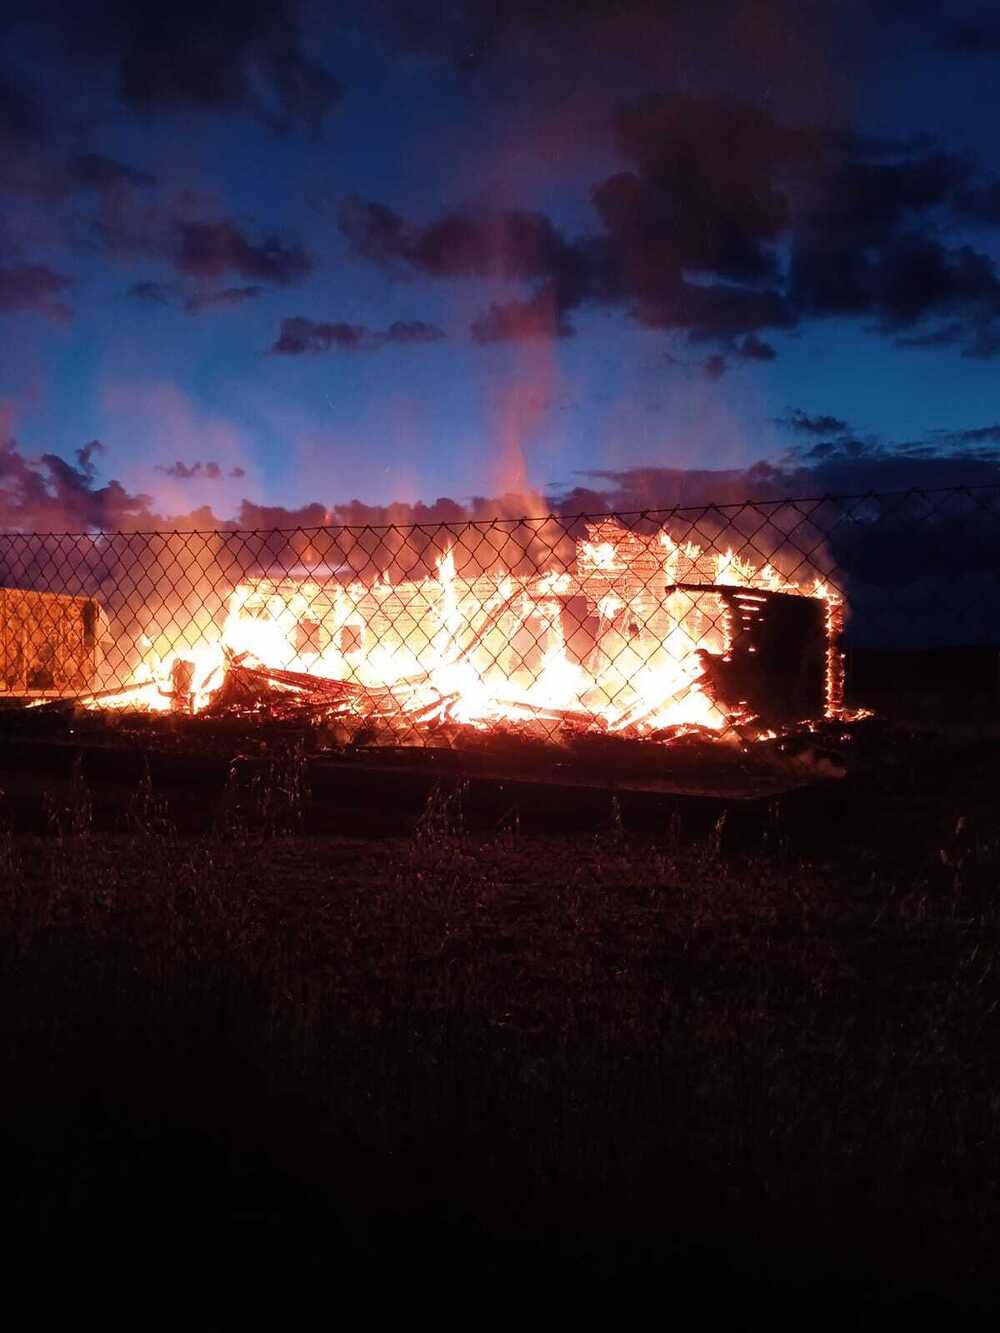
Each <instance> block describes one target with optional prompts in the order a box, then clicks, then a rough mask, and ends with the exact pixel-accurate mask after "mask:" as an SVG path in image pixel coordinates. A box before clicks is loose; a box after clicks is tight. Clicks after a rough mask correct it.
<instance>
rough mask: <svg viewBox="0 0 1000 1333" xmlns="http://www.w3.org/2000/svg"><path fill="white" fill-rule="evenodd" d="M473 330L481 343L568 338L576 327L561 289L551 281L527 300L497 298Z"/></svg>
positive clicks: (476, 320)
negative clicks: (563, 304) (564, 306)
mask: <svg viewBox="0 0 1000 1333" xmlns="http://www.w3.org/2000/svg"><path fill="white" fill-rule="evenodd" d="M470 332H471V334H472V337H473V340H474V341H475V342H477V343H494V342H520V341H523V340H525V339H532V338H568V337H570V336H572V333H573V329H572V327H571V326H570V325H569V324H568V323H567V321H566V319H565V317H564V312H563V310H562V308H561V303H560V300H559V295H558V291H557V289H556V288H555V287H554V285H552V284H548V285H547V286H545V287H543V288H542V289H541V291H539V292H536V293H535V295H534V296H532V297H529V298H528V300H526V301H507V302H503V303H498V302H494V303H493V304H492V305H491V306H490V308H489V309H488V310H487V311H486V312H485V313H484V314H482V315H479V316H477V318H476V319H474V320H473V322H472V325H471V328H470Z"/></svg>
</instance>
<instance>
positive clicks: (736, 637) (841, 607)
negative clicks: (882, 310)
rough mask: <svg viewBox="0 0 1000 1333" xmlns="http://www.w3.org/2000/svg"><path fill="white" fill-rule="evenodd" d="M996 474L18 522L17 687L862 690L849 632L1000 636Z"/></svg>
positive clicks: (453, 692)
mask: <svg viewBox="0 0 1000 1333" xmlns="http://www.w3.org/2000/svg"><path fill="white" fill-rule="evenodd" d="M998 556H1000V487H983V488H969V489H952V490H946V491H908V492H905V493H903V492H901V493H898V494H891V495H890V494H881V495H876V494H867V495H861V496H853V497H851V496H846V497H844V496H841V497H828V496H827V497H820V498H815V499H799V500H781V501H768V502H747V503H745V504H726V505H704V506H699V507H696V508H683V509H674V510H662V511H652V510H649V511H644V512H641V513H629V514H604V515H596V516H594V515H582V514H581V515H570V516H548V517H544V518H523V519H507V518H496V519H493V520H490V521H484V522H469V523H440V524H423V525H414V526H402V525H387V526H363V527H318V528H295V529H290V530H269V531H255V532H248V531H235V530H219V531H211V532H155V533H142V532H115V533H90V534H76V535H68V534H26V533H8V534H0V699H3V700H5V701H7V702H8V703H18V702H19V703H24V704H34V703H37V702H38V701H39V700H46V699H67V698H69V699H73V700H75V701H76V702H77V703H79V704H80V705H82V706H87V707H94V708H108V709H111V708H133V709H143V710H168V711H173V712H177V713H194V712H205V713H209V714H213V713H214V714H219V713H233V714H242V715H246V716H261V717H268V716H273V717H287V716H290V715H304V716H308V717H310V718H313V719H315V720H316V721H317V723H321V724H323V725H325V726H327V727H329V728H330V734H331V735H332V736H333V738H334V739H335V740H337V741H341V742H344V741H352V742H364V741H367V740H371V741H376V742H378V741H381V742H384V743H405V744H413V743H418V744H419V743H440V742H441V740H442V739H445V740H449V739H451V738H453V737H454V736H455V735H457V734H460V733H461V730H462V729H463V728H469V727H473V728H477V729H479V730H483V729H486V728H494V727H514V728H518V727H519V728H529V729H534V730H538V729H541V730H542V731H545V732H548V733H552V732H554V731H557V730H559V729H561V728H574V729H584V730H591V729H592V730H600V731H605V732H613V733H620V734H623V735H643V736H653V737H657V738H668V737H669V736H671V735H676V734H677V733H678V731H689V730H691V729H695V728H703V729H705V730H711V731H714V732H716V733H718V732H720V731H724V730H726V729H727V728H731V727H733V726H740V727H743V728H751V729H752V728H754V727H756V728H757V729H758V730H759V731H764V730H766V729H772V728H774V727H777V726H781V725H784V724H787V723H791V722H794V721H797V720H803V719H806V718H816V717H821V716H823V715H824V714H826V715H828V716H831V715H836V714H837V713H838V712H839V710H840V709H841V707H842V702H843V700H842V669H841V664H842V651H841V634H842V632H843V635H844V636H845V639H846V641H847V642H849V643H853V644H868V645H874V646H882V647H890V648H900V649H901V648H907V649H914V648H923V647H931V646H938V645H943V644H972V643H992V644H995V643H996V642H997V641H998V637H1000V635H998V629H997V626H998V624H1000V619H998V613H1000V587H998V572H997V571H998Z"/></svg>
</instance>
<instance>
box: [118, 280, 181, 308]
mask: <svg viewBox="0 0 1000 1333" xmlns="http://www.w3.org/2000/svg"><path fill="white" fill-rule="evenodd" d="M128 295H129V296H131V297H132V299H133V300H134V301H140V302H142V304H143V305H171V304H172V303H173V293H172V292H171V291H170V289H169V288H167V287H164V285H163V283H162V282H134V283H133V284H132V286H131V287H130V288H129V289H128Z"/></svg>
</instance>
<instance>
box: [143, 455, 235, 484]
mask: <svg viewBox="0 0 1000 1333" xmlns="http://www.w3.org/2000/svg"><path fill="white" fill-rule="evenodd" d="M156 470H157V472H162V473H163V475H164V476H165V477H174V478H175V479H176V480H178V481H194V480H196V479H199V478H204V479H205V480H206V481H221V480H222V479H223V477H236V478H239V477H245V476H246V469H245V468H241V467H234V468H230V469H229V471H228V472H226V471H224V470H223V468H222V467H221V465H220V464H219V463H214V462H211V461H209V462H207V463H202V462H197V463H182V462H181V461H180V459H177V461H176V462H174V463H170V464H169V465H164V464H162V463H158V464H157V465H156Z"/></svg>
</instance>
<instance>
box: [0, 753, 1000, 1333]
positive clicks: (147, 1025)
mask: <svg viewBox="0 0 1000 1333" xmlns="http://www.w3.org/2000/svg"><path fill="white" fill-rule="evenodd" d="M998 790H1000V771H998V766H997V764H996V762H995V761H992V760H988V759H982V758H980V759H979V760H978V761H977V762H976V763H975V764H971V763H970V764H969V765H968V766H967V767H966V768H965V769H963V770H962V773H961V775H956V774H955V773H951V774H950V775H949V776H948V778H947V794H946V795H945V794H942V792H941V791H935V790H919V789H918V788H917V787H916V786H913V787H911V788H910V789H907V790H900V791H898V792H896V793H886V794H885V795H884V801H883V807H884V809H883V812H882V816H879V815H878V814H877V812H876V813H873V814H871V818H870V819H869V820H868V822H867V824H866V825H864V826H863V838H862V840H861V841H860V842H857V841H856V842H853V843H852V841H851V837H852V830H851V829H850V828H848V827H845V828H844V829H843V836H842V837H841V838H839V839H838V838H833V839H831V838H829V837H827V838H825V839H824V840H823V844H822V846H821V847H818V848H817V847H813V848H810V847H809V846H808V845H807V844H808V840H805V841H804V840H803V838H802V837H800V836H799V834H798V831H797V830H796V828H794V827H791V826H789V825H788V824H787V822H783V820H782V818H781V817H780V814H779V815H777V816H776V818H775V819H774V821H773V822H771V823H769V824H766V825H765V826H764V827H763V828H762V831H761V834H760V837H759V839H758V842H757V845H753V846H749V847H748V846H746V845H745V840H744V841H741V842H740V844H739V845H730V841H729V837H728V832H727V825H726V821H725V820H721V821H720V822H719V823H718V824H717V826H715V827H713V828H711V829H710V830H709V832H708V833H707V834H704V833H699V835H698V836H697V837H696V838H694V839H692V838H690V837H688V836H687V835H686V832H685V828H684V826H683V822H682V821H679V820H678V819H677V818H676V817H675V818H673V819H666V818H665V821H664V824H663V827H662V828H660V829H659V830H654V831H653V832H652V834H650V833H649V832H648V831H647V832H645V833H643V834H642V836H641V837H640V836H639V835H637V834H633V833H632V832H630V830H629V829H628V827H627V826H626V825H625V823H624V822H623V821H622V819H621V817H620V811H619V808H618V807H617V806H616V804H615V802H614V801H609V802H608V807H607V812H606V818H605V820H604V822H603V825H602V826H601V827H600V828H596V827H591V828H588V829H587V830H585V831H580V832H579V833H577V834H574V835H564V836H560V837H558V838H555V837H550V838H546V837H543V836H538V835H534V834H530V835H529V834H525V833H521V832H519V831H518V828H517V825H516V823H510V822H509V821H508V826H507V827H506V828H505V829H503V830H502V831H501V832H499V833H487V834H484V833H483V832H482V831H476V832H471V831H468V830H466V829H465V828H464V826H463V812H462V806H461V788H458V789H457V794H455V795H453V796H448V795H446V794H442V793H438V794H437V795H436V796H435V797H433V798H432V800H431V801H430V802H429V804H428V806H427V809H426V810H425V811H424V813H423V815H422V816H421V818H420V820H419V822H418V824H417V826H416V827H415V828H414V829H413V831H412V833H411V834H410V835H409V836H398V837H386V838H380V839H358V838H352V837H351V836H350V828H349V826H348V820H347V819H345V820H344V821H341V822H338V820H337V818H336V816H335V815H332V816H331V818H330V830H329V833H327V834H325V835H316V834H312V835H310V836H304V835H303V834H302V833H301V832H299V831H297V830H298V828H299V824H300V819H301V815H302V810H301V802H302V801H303V800H304V799H305V798H304V796H303V794H302V792H301V791H300V790H299V788H298V787H297V786H296V784H295V783H294V782H292V783H284V784H278V785H277V786H272V787H270V788H267V789H265V788H262V787H256V788H253V789H252V790H250V791H244V792H243V793H242V794H241V796H240V798H239V799H238V800H237V799H230V800H224V801H223V802H222V803H221V804H220V806H219V809H218V811H217V813H216V816H215V828H214V830H213V831H212V832H210V833H200V834H197V835H191V836H184V837H182V836H179V835H178V834H176V833H175V832H173V831H172V830H171V828H170V826H169V822H168V821H167V819H166V817H165V814H164V810H163V808H162V807H161V804H160V802H159V799H158V796H157V793H156V792H155V791H154V790H152V789H151V788H150V787H149V786H148V785H144V784H139V786H138V787H137V788H136V789H135V791H134V793H133V795H132V797H131V800H130V803H129V807H128V810H127V811H126V812H125V816H126V817H125V820H124V829H123V831H121V832H117V833H109V832H104V831H98V830H97V829H96V828H95V826H94V824H93V821H92V818H91V804H92V797H91V793H90V792H89V791H88V789H87V787H86V785H85V784H84V783H83V781H82V780H80V779H79V777H78V778H77V780H75V781H74V782H72V783H71V784H70V785H69V787H68V788H66V789H65V790H64V791H63V792H62V793H61V795H60V796H59V798H58V800H52V801H51V802H50V808H49V821H50V830H49V832H48V833H47V834H45V835H39V834H37V833H21V832H13V833H9V834H7V835H4V837H3V840H2V842H0V884H2V890H0V892H2V895H3V910H2V927H3V934H2V940H0V950H2V952H0V987H2V991H3V1009H2V1012H3V1024H2V1036H3V1043H2V1047H0V1060H2V1065H3V1067H2V1070H0V1081H2V1086H3V1088H4V1089H5V1091H4V1094H3V1096H4V1111H3V1117H2V1124H3V1145H4V1160H3V1178H4V1180H5V1183H6V1191H5V1194H6V1208H7V1213H8V1219H9V1220H11V1221H13V1223H14V1226H15V1228H16V1232H17V1234H18V1236H19V1237H20V1247H19V1248H18V1249H16V1250H11V1251H10V1252H9V1255H8V1257H9V1258H10V1257H12V1256H14V1255H17V1256H19V1257H18V1265H19V1267H20V1269H21V1271H23V1272H31V1273H34V1274H37V1273H39V1272H41V1273H42V1274H43V1275H47V1274H49V1273H50V1272H58V1273H59V1275H60V1278H59V1281H60V1283H63V1284H68V1285H67V1286H66V1291H67V1292H69V1293H71V1292H73V1291H80V1290H88V1291H89V1290H91V1288H92V1284H93V1283H94V1282H95V1281H98V1277H97V1276H96V1275H101V1276H100V1278H99V1283H100V1284H103V1285H102V1286H101V1290H102V1291H104V1294H105V1296H106V1297H108V1296H109V1295H110V1294H112V1293H119V1292H120V1291H122V1290H126V1289H128V1290H131V1289H132V1288H133V1287H135V1288H136V1289H137V1290H140V1291H142V1292H144V1293H145V1295H143V1296H141V1297H137V1298H136V1299H141V1300H144V1301H147V1302H148V1300H149V1292H150V1291H152V1292H154V1293H156V1298H155V1300H154V1301H153V1302H152V1303H151V1304H149V1305H148V1308H147V1306H137V1307H135V1309H136V1310H145V1312H146V1313H145V1315H144V1316H141V1317H137V1322H139V1323H140V1324H143V1323H146V1324H148V1323H149V1322H150V1319H151V1317H152V1314H153V1313H155V1310H156V1309H159V1307H160V1303H161V1298H162V1300H167V1299H168V1298H169V1297H170V1296H171V1294H173V1295H176V1294H177V1293H178V1292H187V1291H188V1290H189V1288H190V1290H192V1291H193V1290H194V1287H195V1279H199V1280H200V1281H201V1282H202V1283H204V1281H205V1280H206V1279H207V1280H208V1281H209V1283H210V1284H211V1285H212V1286H213V1287H214V1288H215V1291H216V1296H215V1298H214V1300H215V1302H217V1303H207V1304H202V1303H199V1304H197V1306H196V1307H194V1308H195V1310H196V1317H194V1321H193V1326H194V1327H216V1326H219V1327H222V1326H227V1315H228V1316H229V1317H232V1316H233V1312H234V1310H236V1309H237V1308H238V1307H239V1308H242V1306H243V1305H248V1306H249V1307H250V1308H252V1310H253V1311H254V1312H255V1313H257V1314H260V1313H261V1312H262V1311H263V1310H264V1309H265V1308H269V1309H270V1308H272V1307H271V1306H270V1305H269V1304H268V1302H275V1305H274V1307H273V1308H274V1309H276V1310H277V1311H278V1312H279V1314H278V1317H280V1318H286V1319H287V1318H288V1317H290V1311H291V1310H292V1308H293V1306H294V1304H295V1302H296V1301H298V1300H299V1299H301V1298H302V1297H303V1293H305V1292H306V1291H319V1292H320V1293H322V1294H323V1296H324V1299H327V1298H328V1299H329V1301H330V1309H331V1316H332V1314H334V1313H336V1311H337V1307H338V1302H340V1301H343V1300H344V1299H346V1297H347V1295H348V1293H350V1294H352V1295H353V1296H356V1295H358V1294H361V1295H362V1296H363V1297H364V1298H365V1299H366V1300H367V1301H368V1302H369V1304H370V1306H371V1308H372V1310H373V1312H374V1311H376V1310H384V1309H386V1308H387V1303H388V1302H390V1301H392V1300H398V1301H399V1302H400V1303H401V1304H402V1305H403V1306H404V1307H406V1308H409V1309H411V1310H412V1309H415V1308H417V1307H422V1306H423V1303H425V1302H429V1303H430V1308H435V1309H442V1310H443V1308H444V1306H446V1305H447V1304H449V1303H451V1302H458V1303H459V1304H460V1305H461V1304H462V1302H465V1305H464V1307H463V1308H465V1309H466V1310H467V1311H468V1312H469V1315H468V1317H469V1318H470V1319H473V1318H474V1319H476V1320H477V1321H478V1320H479V1319H480V1318H481V1317H486V1315H487V1314H490V1313H491V1312H495V1311H496V1310H497V1309H498V1308H499V1306H500V1305H502V1304H504V1303H506V1302H507V1301H513V1303H514V1306H515V1308H519V1309H524V1310H527V1309H528V1305H527V1304H526V1302H528V1292H529V1287H530V1288H531V1289H533V1290H534V1292H536V1293H539V1292H541V1291H542V1290H544V1291H545V1292H546V1293H547V1297H548V1299H549V1300H550V1301H552V1302H554V1303H555V1305H556V1307H557V1308H561V1309H562V1310H564V1311H568V1310H569V1309H570V1307H573V1306H575V1305H576V1304H577V1303H578V1302H581V1301H582V1302H584V1303H586V1304H587V1305H588V1306H591V1308H593V1309H596V1308H597V1304H596V1303H599V1302H601V1301H603V1300H607V1301H609V1302H610V1303H611V1308H612V1309H613V1310H614V1311H616V1312H617V1313H618V1314H619V1315H620V1314H622V1313H623V1311H624V1309H625V1304H626V1303H627V1302H628V1301H629V1300H631V1299H633V1298H634V1299H636V1300H637V1299H639V1297H640V1296H645V1297H647V1298H652V1299H653V1300H654V1301H655V1302H656V1303H657V1304H656V1306H655V1307H654V1310H655V1311H656V1312H658V1313H659V1315H660V1316H662V1317H667V1316H668V1315H669V1314H670V1313H671V1311H675V1310H678V1309H680V1308H682V1307H681V1306H680V1305H679V1302H681V1301H682V1300H683V1301H685V1302H687V1301H690V1300H691V1299H695V1300H697V1301H698V1303H699V1306H698V1308H699V1309H700V1311H701V1312H702V1314H703V1315H711V1314H714V1313H722V1314H726V1315H727V1317H730V1318H734V1319H735V1320H736V1322H737V1323H739V1321H740V1320H741V1319H742V1318H747V1319H750V1317H751V1312H753V1311H766V1312H767V1313H768V1317H769V1318H771V1319H777V1318H778V1317H779V1316H780V1315H783V1314H787V1315H788V1316H789V1317H790V1318H794V1319H795V1320H796V1322H800V1321H801V1320H802V1319H807V1320H808V1322H809V1323H812V1324H813V1325H815V1324H817V1323H820V1324H822V1323H823V1322H824V1321H825V1320H826V1319H827V1318H829V1319H830V1321H831V1322H837V1321H839V1320H842V1318H843V1317H845V1316H846V1315H847V1314H849V1313H852V1312H855V1311H856V1310H858V1309H859V1308H868V1309H871V1310H874V1309H876V1308H878V1309H884V1308H885V1307H887V1306H892V1307H894V1308H896V1309H897V1310H899V1309H904V1310H905V1309H912V1310H913V1311H914V1312H919V1313H924V1314H926V1313H927V1312H928V1310H934V1309H939V1310H940V1311H941V1312H942V1313H945V1312H946V1311H947V1310H948V1309H950V1308H951V1307H952V1306H953V1305H960V1306H966V1307H969V1308H977V1307H978V1308H982V1307H985V1306H992V1305H993V1304H994V1303H995V1299H996V1296H997V1270H996V1253H997V1240H998V1238H1000V1197H998V1187H1000V1077H998V1074H1000V1062H998V1050H1000V966H998V963H997V948H998V942H1000V875H998V870H1000V821H998V819H997V817H996V813H995V812H996V809H997V805H996V801H995V796H996V793H997V791H998ZM870 813H871V812H870ZM861 827H862V826H861V825H859V828H861ZM43 1280H44V1278H43ZM81 1284H83V1285H82V1286H81ZM538 1299H540V1296H538V1295H533V1296H532V1297H531V1302H532V1304H531V1307H530V1308H532V1309H540V1308H541V1307H540V1306H538V1305H536V1304H534V1302H536V1301H537V1300H538ZM468 1302H473V1304H471V1305H470V1304H468ZM373 1317H374V1315H373Z"/></svg>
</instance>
